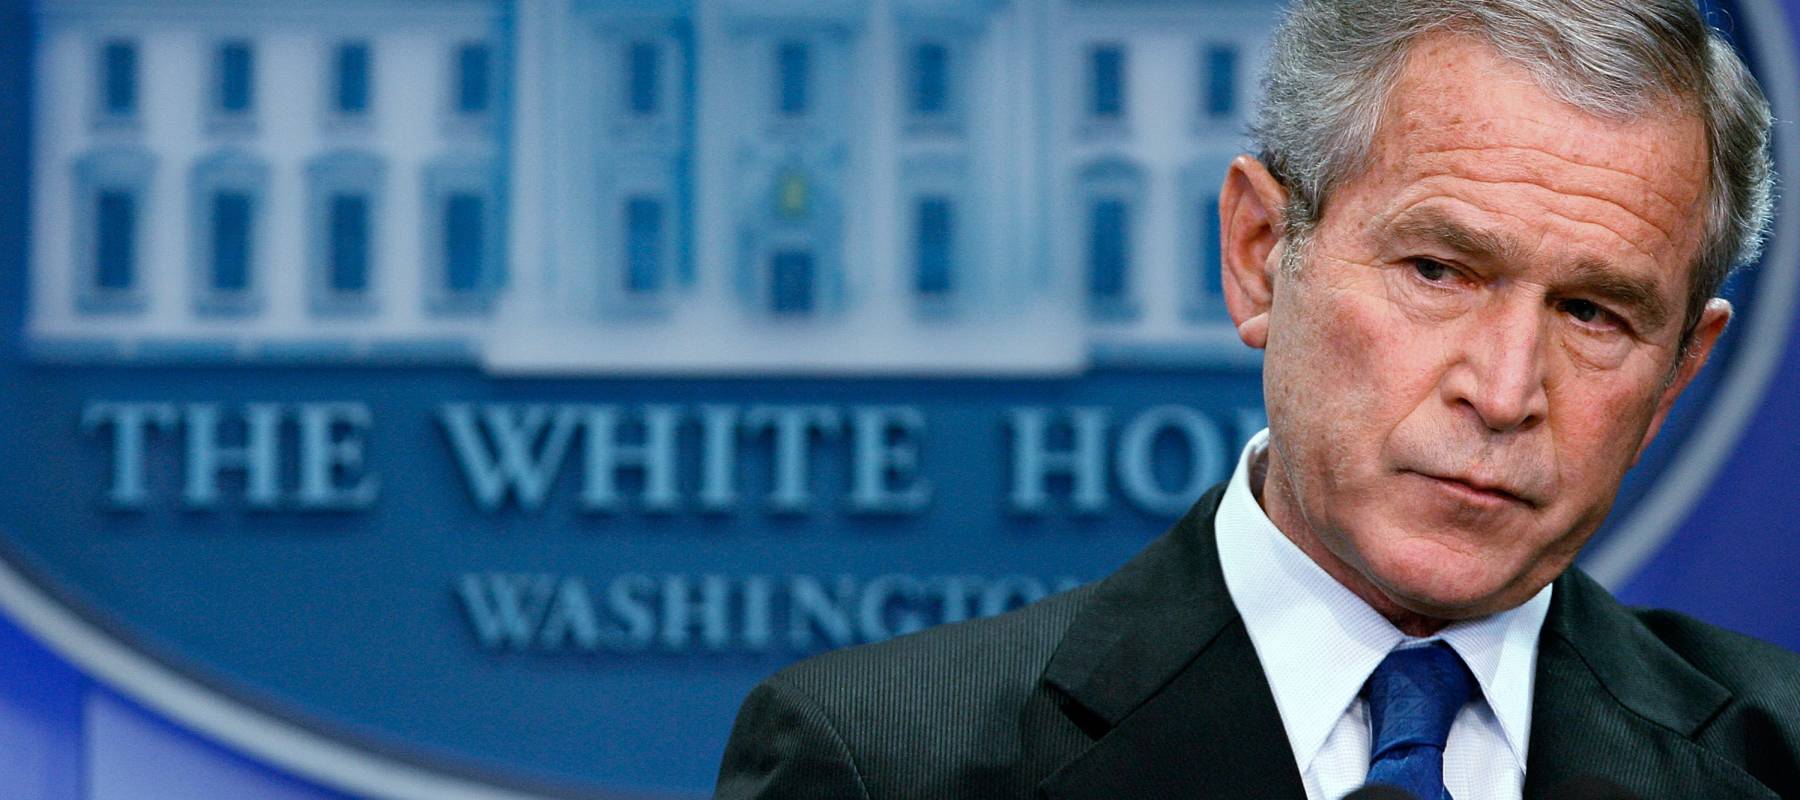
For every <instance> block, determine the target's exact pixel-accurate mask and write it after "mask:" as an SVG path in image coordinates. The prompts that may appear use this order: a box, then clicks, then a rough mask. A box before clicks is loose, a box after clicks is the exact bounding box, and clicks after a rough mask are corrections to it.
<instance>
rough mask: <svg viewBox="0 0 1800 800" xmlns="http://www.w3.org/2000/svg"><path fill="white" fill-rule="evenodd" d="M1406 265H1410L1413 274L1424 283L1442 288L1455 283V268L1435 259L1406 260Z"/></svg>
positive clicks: (1416, 258)
mask: <svg viewBox="0 0 1800 800" xmlns="http://www.w3.org/2000/svg"><path fill="white" fill-rule="evenodd" d="M1407 263H1409V264H1411V265H1412V270H1413V274H1415V275H1417V276H1418V277H1419V279H1420V280H1422V281H1424V282H1426V283H1430V284H1437V285H1440V286H1442V285H1448V284H1450V283H1454V282H1455V281H1456V278H1457V272H1456V268H1455V267H1452V266H1450V265H1449V264H1446V263H1444V262H1442V261H1439V260H1437V259H1435V258H1426V257H1423V256H1418V257H1414V258H1410V259H1407Z"/></svg>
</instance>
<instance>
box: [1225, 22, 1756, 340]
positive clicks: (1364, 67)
mask: <svg viewBox="0 0 1800 800" xmlns="http://www.w3.org/2000/svg"><path fill="white" fill-rule="evenodd" d="M1442 30H1454V31H1458V32H1462V33H1469V34H1473V35H1475V36H1477V37H1479V38H1481V39H1483V40H1485V41H1486V42H1487V43H1488V44H1490V45H1491V46H1492V47H1493V48H1494V49H1495V51H1496V52H1498V53H1499V54H1500V55H1501V56H1502V57H1503V58H1506V59H1507V60H1509V61H1511V62H1513V63H1516V64H1518V65H1520V66H1521V67H1523V68H1525V69H1526V70H1527V71H1528V72H1530V73H1531V75H1532V77H1533V78H1534V79H1535V80H1536V81H1537V83H1538V85H1539V87H1540V88H1542V89H1543V90H1544V91H1545V92H1546V93H1548V94H1550V95H1551V96H1552V97H1555V98H1557V99H1559V100H1561V101H1563V102H1565V103H1568V104H1569V105H1572V106H1574V107H1576V108H1579V109H1581V110H1583V111H1586V112H1587V113H1590V114H1593V115H1595V116H1600V117H1604V118H1607V119H1614V120H1633V119H1641V118H1643V117H1644V116H1646V115H1649V114H1652V113H1656V112H1658V111H1663V110H1668V109H1671V108H1673V109H1676V110H1679V111H1682V112H1684V113H1691V114H1694V115H1696V116H1698V117H1699V118H1700V119H1701V120H1703V121H1704V122H1705V125H1706V137H1707V145H1708V148H1707V149H1708V152H1709V157H1710V159H1711V164H1710V169H1709V173H1710V177H1709V179H1708V186H1707V209H1706V227H1705V232H1704V239H1703V242H1702V244H1701V248H1700V253H1699V255H1698V258H1697V259H1696V262H1695V264H1694V267H1693V279H1692V280H1691V282H1690V284H1689V294H1688V306H1687V309H1686V321H1685V323H1684V325H1683V328H1682V341H1683V346H1684V348H1685V345H1686V342H1687V339H1688V337H1689V336H1690V335H1691V333H1692V331H1693V328H1694V326H1695V325H1696V324H1697V323H1698V321H1699V318H1700V313H1701V311H1702V310H1703V309H1704V308H1705V306H1706V302H1707V300H1708V299H1709V298H1711V297H1713V296H1714V295H1716V294H1717V293H1718V292H1719V290H1720V288H1721V287H1722V286H1723V284H1724V283H1725V279H1726V277H1728V276H1729V275H1730V273H1731V271H1732V269H1734V268H1735V267H1737V266H1738V265H1741V264H1747V263H1750V262H1752V261H1755V260H1756V258H1757V256H1758V255H1759V254H1760V253H1761V250H1762V241H1763V231H1764V229H1765V228H1767V226H1768V223H1769V217H1770V213H1771V206H1772V205H1773V203H1772V197H1771V196H1772V193H1773V186H1774V170H1773V167H1772V165H1771V163H1770V160H1769V151H1768V145H1769V128H1770V124H1771V121H1772V120H1771V117H1770V113H1769V104H1768V100H1767V99H1766V98H1764V96H1763V93H1762V89H1761V87H1759V86H1757V83H1756V79H1755V78H1753V77H1751V75H1750V71H1749V70H1748V69H1747V68H1746V67H1745V66H1744V63H1743V62H1742V61H1740V60H1739V59H1738V57H1737V54H1736V53H1735V52H1734V51H1733V50H1732V48H1731V44H1730V43H1729V42H1727V41H1726V40H1725V39H1724V38H1723V37H1722V36H1720V35H1719V34H1718V32H1716V31H1714V30H1712V29H1711V28H1709V27H1708V26H1707V24H1706V21H1705V20H1704V19H1702V18H1701V16H1700V12H1699V11H1698V9H1696V8H1695V6H1694V1H1693V0H1294V2H1293V3H1292V5H1291V6H1290V7H1289V9H1288V11H1287V13H1286V16H1285V18H1284V19H1283V20H1282V23H1281V25H1280V27H1279V28H1278V29H1277V30H1276V32H1275V37H1274V41H1273V42H1272V44H1271V53H1270V60H1269V65H1268V71H1267V72H1266V73H1265V75H1264V78H1263V98H1262V106H1261V108H1260V110H1259V112H1258V118H1257V120H1256V123H1255V124H1254V125H1253V126H1252V128H1251V137H1252V138H1253V140H1254V141H1255V143H1256V146H1257V148H1258V150H1259V153H1260V156H1261V158H1262V161H1263V163H1264V164H1265V165H1267V166H1268V168H1269V170H1270V172H1272V173H1273V174H1274V175H1275V177H1276V179H1277V180H1279V181H1280V182H1281V183H1282V185H1283V186H1285V187H1286V188H1287V190H1288V193H1289V196H1290V198H1289V202H1288V207H1287V209H1286V210H1285V217H1284V223H1283V224H1284V229H1283V235H1284V236H1285V237H1287V238H1288V243H1289V246H1288V250H1287V252H1288V254H1289V255H1290V256H1292V258H1288V259H1286V260H1285V261H1284V266H1286V267H1289V268H1293V267H1294V266H1295V265H1297V264H1298V256H1299V254H1300V252H1301V251H1302V250H1304V249H1305V245H1306V243H1307V242H1308V241H1309V240H1310V238H1311V233H1312V231H1313V229H1314V228H1315V226H1316V225H1317V224H1318V221H1319V218H1320V215H1321V214H1322V213H1323V209H1324V206H1325V202H1326V198H1327V197H1328V196H1329V194H1330V193H1331V191H1332V190H1333V189H1334V188H1336V187H1337V186H1339V185H1341V184H1343V183H1344V182H1345V181H1347V180H1349V179H1351V178H1353V177H1355V175H1356V174H1357V173H1358V172H1360V170H1361V169H1362V168H1363V167H1364V166H1365V163H1366V161H1367V159H1368V157H1369V155H1370V150H1371V148H1372V146H1373V144H1374V139H1375V132H1376V128H1377V126H1378V125H1379V123H1380V120H1381V113H1382V110H1383V106H1384V105H1385V103H1386V101H1387V95H1388V91H1389V89H1390V88H1391V87H1392V86H1393V84H1394V81H1395V80H1396V78H1397V77H1398V75H1399V73H1400V71H1401V69H1402V68H1403V67H1404V66H1405V60H1406V55H1407V52H1408V51H1409V49H1410V45H1411V44H1413V43H1414V42H1415V41H1416V40H1417V39H1419V38H1420V37H1422V36H1424V35H1426V34H1429V33H1433V32H1437V31H1442Z"/></svg>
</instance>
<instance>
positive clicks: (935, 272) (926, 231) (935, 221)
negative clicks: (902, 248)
mask: <svg viewBox="0 0 1800 800" xmlns="http://www.w3.org/2000/svg"><path fill="white" fill-rule="evenodd" d="M913 226H914V227H913V239H914V242H913V247H914V250H913V253H914V260H915V262H916V270H917V272H916V275H915V279H916V281H915V284H914V286H915V288H916V289H917V290H918V292H919V294H920V295H922V296H924V297H931V298H939V297H944V296H947V295H949V294H950V290H951V288H952V281H953V278H952V275H953V273H954V271H955V267H956V264H955V249H956V248H955V244H956V212H955V207H954V206H953V205H952V204H951V202H950V198H948V197H942V196H928V197H922V198H920V199H919V201H918V204H917V206H916V207H915V209H914V219H913Z"/></svg>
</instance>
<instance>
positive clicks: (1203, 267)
mask: <svg viewBox="0 0 1800 800" xmlns="http://www.w3.org/2000/svg"><path fill="white" fill-rule="evenodd" d="M1199 260H1200V280H1198V281H1195V285H1196V286H1198V287H1199V288H1200V298H1199V300H1198V302H1199V305H1200V307H1201V308H1202V309H1205V308H1207V307H1209V306H1216V305H1217V304H1218V298H1220V297H1222V296H1224V294H1225V291H1224V287H1223V284H1222V282H1223V280H1224V276H1223V275H1222V274H1221V269H1222V268H1223V265H1222V264H1221V262H1220V253H1219V197H1218V195H1213V196H1210V197H1203V198H1201V200H1200V259H1199Z"/></svg>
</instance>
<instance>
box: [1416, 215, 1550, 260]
mask: <svg viewBox="0 0 1800 800" xmlns="http://www.w3.org/2000/svg"><path fill="white" fill-rule="evenodd" d="M1393 231H1394V233H1396V234H1399V235H1400V236H1402V237H1404V238H1408V239H1421V240H1426V241H1431V242H1436V243H1438V244H1441V245H1443V246H1445V247H1448V248H1450V249H1452V250H1455V251H1456V252H1458V253H1461V254H1463V255H1467V256H1474V257H1478V258H1492V259H1503V260H1504V259H1509V258H1512V257H1515V256H1519V255H1520V248H1519V246H1518V245H1517V244H1516V243H1515V242H1513V241H1512V240H1510V239H1507V238H1505V237H1503V236H1499V235H1496V234H1494V233H1491V232H1489V231H1484V230H1480V229H1478V228H1471V227H1469V226H1467V225H1464V224H1462V223H1461V222H1458V221H1457V220H1455V219H1452V218H1451V217H1450V216H1449V215H1446V214H1444V213H1443V212H1442V211H1439V210H1437V209H1431V208H1427V209H1420V210H1419V211H1418V212H1416V213H1413V214H1408V215H1406V216H1405V217H1403V218H1401V219H1400V220H1399V221H1397V222H1395V223H1394V227H1393Z"/></svg>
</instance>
